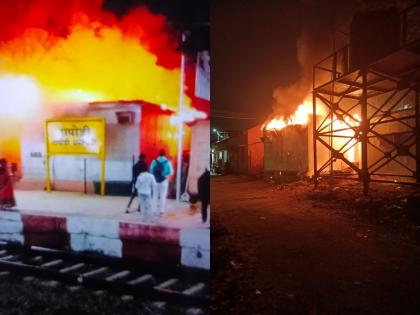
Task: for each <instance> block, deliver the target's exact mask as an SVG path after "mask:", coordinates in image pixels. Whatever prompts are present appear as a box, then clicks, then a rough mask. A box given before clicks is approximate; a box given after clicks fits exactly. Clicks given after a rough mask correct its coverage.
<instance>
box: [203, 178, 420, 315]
mask: <svg viewBox="0 0 420 315" xmlns="http://www.w3.org/2000/svg"><path fill="white" fill-rule="evenodd" d="M312 190H313V188H312V187H311V185H308V184H301V185H290V186H288V185H286V186H284V187H280V188H279V187H277V188H276V187H275V186H273V185H269V184H268V183H267V182H265V181H262V180H251V179H248V178H244V177H236V176H222V177H213V178H212V181H211V200H212V267H211V268H212V280H213V284H212V286H213V294H214V301H213V310H212V314H420V246H418V244H417V245H416V243H415V242H414V241H411V240H410V239H408V238H405V237H404V236H403V235H401V233H398V232H395V231H390V230H389V229H387V228H386V227H384V226H382V225H375V224H372V223H369V222H368V221H367V220H366V219H365V218H364V217H363V216H360V215H359V213H358V212H356V211H352V210H351V209H348V208H346V209H344V207H340V206H337V204H331V203H329V201H328V200H313V199H312V200H311V199H308V198H306V197H305V194H306V193H308V191H312Z"/></svg>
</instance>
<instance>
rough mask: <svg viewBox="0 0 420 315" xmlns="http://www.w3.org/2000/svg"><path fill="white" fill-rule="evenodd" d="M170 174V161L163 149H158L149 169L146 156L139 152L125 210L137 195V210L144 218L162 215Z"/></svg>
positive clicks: (164, 208) (171, 169) (171, 172)
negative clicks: (131, 190) (130, 194)
mask: <svg viewBox="0 0 420 315" xmlns="http://www.w3.org/2000/svg"><path fill="white" fill-rule="evenodd" d="M172 174H173V168H172V163H171V161H170V160H169V159H168V158H167V157H166V153H165V151H164V150H160V151H159V156H158V157H157V158H156V159H154V160H153V161H152V163H151V164H150V169H149V166H148V165H147V162H146V156H145V155H144V154H141V155H140V157H139V160H138V161H137V162H136V163H135V164H134V166H133V179H132V185H133V194H132V196H131V199H130V202H129V204H128V206H127V210H126V212H127V213H128V212H129V211H130V210H129V207H130V205H131V202H132V201H133V198H134V197H135V196H136V195H137V196H138V198H139V207H138V211H141V212H142V214H143V216H144V217H145V218H151V217H153V216H155V215H159V216H163V215H164V214H165V210H166V197H167V195H168V183H169V180H168V177H169V176H170V175H172Z"/></svg>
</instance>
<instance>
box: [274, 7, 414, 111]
mask: <svg viewBox="0 0 420 315" xmlns="http://www.w3.org/2000/svg"><path fill="white" fill-rule="evenodd" d="M411 2H412V1H410V0H400V1H398V0H397V1H392V0H391V1H376V0H371V1H360V0H349V1H328V0H322V1H316V0H303V1H301V5H302V14H301V21H302V24H301V34H300V36H299V38H298V39H297V43H296V45H297V59H298V62H299V65H300V73H299V78H298V80H297V81H296V82H294V83H292V84H290V85H288V86H279V87H278V88H276V89H275V91H274V92H273V97H274V99H275V103H274V104H273V114H274V115H275V116H280V115H281V116H290V115H291V114H292V113H293V112H294V111H295V110H296V108H297V107H298V106H299V105H300V104H302V103H303V102H304V100H305V99H306V98H307V97H311V95H310V92H311V90H312V82H313V66H314V65H315V64H316V63H318V62H319V61H321V60H322V59H323V58H325V57H327V56H328V55H331V54H332V52H333V48H334V39H335V49H336V50H337V49H338V48H340V47H343V46H344V45H345V44H346V43H347V42H348V37H347V35H345V34H344V33H347V34H349V29H350V23H351V20H352V17H353V15H354V13H355V12H356V11H367V10H375V9H385V8H389V7H392V6H394V7H397V8H398V9H403V8H405V7H407V6H409V5H410V3H411ZM324 75H328V74H327V73H325V74H324ZM317 79H318V73H317ZM320 79H321V80H322V81H323V82H325V81H326V80H325V79H326V78H320Z"/></svg>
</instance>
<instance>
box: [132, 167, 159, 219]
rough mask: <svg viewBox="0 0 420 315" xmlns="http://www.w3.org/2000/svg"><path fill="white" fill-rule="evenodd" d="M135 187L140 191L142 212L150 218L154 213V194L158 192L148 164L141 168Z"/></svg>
mask: <svg viewBox="0 0 420 315" xmlns="http://www.w3.org/2000/svg"><path fill="white" fill-rule="evenodd" d="M139 172H140V174H139V176H137V180H136V184H135V188H136V190H137V192H138V197H139V204H140V207H141V209H142V214H143V216H144V217H145V218H146V219H150V218H151V217H152V216H153V214H154V206H153V198H152V197H153V195H154V194H155V193H156V192H155V191H156V181H155V177H154V176H153V175H152V174H150V173H149V168H148V167H147V165H143V164H142V165H141V167H140V168H139Z"/></svg>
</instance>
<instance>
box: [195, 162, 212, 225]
mask: <svg viewBox="0 0 420 315" xmlns="http://www.w3.org/2000/svg"><path fill="white" fill-rule="evenodd" d="M197 184H198V194H199V196H200V201H201V219H202V221H203V223H206V222H207V208H208V206H209V204H210V171H209V170H208V169H206V170H205V171H204V173H203V174H201V176H200V177H199V178H198V182H197Z"/></svg>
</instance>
